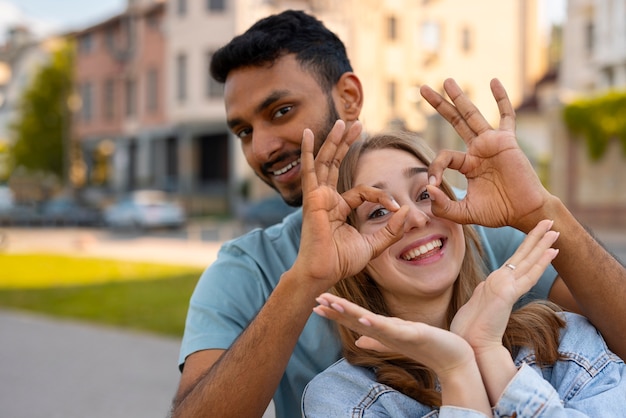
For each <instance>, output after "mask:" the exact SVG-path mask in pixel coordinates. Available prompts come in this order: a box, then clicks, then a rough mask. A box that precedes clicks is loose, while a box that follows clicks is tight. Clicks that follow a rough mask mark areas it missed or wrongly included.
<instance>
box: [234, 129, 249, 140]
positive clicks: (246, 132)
mask: <svg viewBox="0 0 626 418" xmlns="http://www.w3.org/2000/svg"><path fill="white" fill-rule="evenodd" d="M250 132H252V129H249V128H246V129H241V130H239V131H236V132H235V135H236V136H237V138H239V139H245V138H246V137H247V136H248V135H250Z"/></svg>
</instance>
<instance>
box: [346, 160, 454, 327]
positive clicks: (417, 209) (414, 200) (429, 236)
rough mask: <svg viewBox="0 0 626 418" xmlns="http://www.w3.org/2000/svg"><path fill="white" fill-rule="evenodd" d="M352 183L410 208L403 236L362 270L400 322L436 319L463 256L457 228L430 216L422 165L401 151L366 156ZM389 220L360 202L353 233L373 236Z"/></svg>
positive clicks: (379, 208) (382, 212)
mask: <svg viewBox="0 0 626 418" xmlns="http://www.w3.org/2000/svg"><path fill="white" fill-rule="evenodd" d="M354 184H355V185H359V184H364V185H367V186H373V187H377V188H380V189H382V190H384V191H386V192H387V193H388V194H390V195H391V196H392V197H393V198H394V199H395V200H396V201H397V202H398V204H400V205H401V206H405V205H407V206H409V208H410V211H409V215H408V217H407V219H406V222H405V227H404V231H405V233H404V236H403V237H402V238H401V239H400V240H399V241H398V242H396V243H395V244H393V245H392V246H390V247H389V248H387V249H386V250H385V251H384V252H383V253H382V254H381V255H379V256H378V257H376V258H375V259H373V260H371V261H370V263H369V264H368V267H367V272H368V273H369V274H370V276H371V277H372V278H373V279H374V280H375V281H376V283H377V284H378V286H379V288H380V290H381V292H382V294H383V297H384V298H385V302H386V303H387V306H389V308H390V309H391V310H392V312H393V313H394V315H398V316H402V317H405V319H409V318H407V316H410V312H416V313H417V312H418V311H423V309H426V308H427V309H428V310H429V312H430V313H432V314H434V315H435V316H438V315H437V314H435V312H444V311H445V310H446V309H447V306H448V303H449V301H450V298H451V295H452V285H453V284H454V282H455V281H456V279H457V277H458V274H459V271H460V269H461V264H462V261H463V257H464V256H465V241H464V236H463V229H462V227H461V225H459V224H457V223H454V222H451V221H448V220H446V219H443V218H437V217H435V216H433V214H432V212H431V205H430V199H429V196H428V192H427V191H426V185H427V184H428V172H427V167H426V165H425V164H424V163H422V162H421V161H420V160H419V159H417V158H416V157H415V156H413V155H412V154H410V153H408V152H406V151H402V150H397V149H380V150H371V151H367V152H366V153H365V154H363V155H362V156H361V158H360V159H359V164H358V168H357V170H356V175H355V178H354ZM391 216H392V213H391V212H389V211H388V210H386V209H385V208H384V207H382V206H381V205H380V204H376V203H371V202H365V203H364V204H362V205H361V206H360V207H359V208H357V210H356V224H357V228H358V229H359V231H361V232H362V233H367V234H369V233H373V232H375V231H376V230H378V229H380V228H383V227H384V226H385V225H386V224H387V222H388V221H389V218H390V217H391ZM433 304H434V306H433ZM433 308H435V310H434V311H433Z"/></svg>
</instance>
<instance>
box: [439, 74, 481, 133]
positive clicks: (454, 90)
mask: <svg viewBox="0 0 626 418" xmlns="http://www.w3.org/2000/svg"><path fill="white" fill-rule="evenodd" d="M443 88H444V90H445V91H446V93H447V94H448V97H450V99H451V100H452V102H453V103H454V105H455V106H456V109H457V112H459V114H460V116H461V117H462V118H463V120H464V122H465V123H466V124H467V125H468V126H469V129H471V131H472V132H474V133H475V135H474V136H476V135H480V134H481V133H483V132H485V131H487V130H490V129H493V128H492V127H491V125H489V122H487V119H485V118H484V116H483V115H482V113H480V110H478V108H477V107H476V106H475V105H474V103H472V101H471V100H470V99H469V97H467V96H466V95H465V93H463V90H461V87H459V85H458V84H457V83H456V81H454V80H453V79H452V78H448V79H447V80H445V81H444V82H443ZM457 123H458V122H457ZM453 126H454V125H453ZM455 129H456V127H455ZM457 132H458V131H457ZM470 139H471V138H470ZM466 143H467V141H466Z"/></svg>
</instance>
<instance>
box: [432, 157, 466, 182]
mask: <svg viewBox="0 0 626 418" xmlns="http://www.w3.org/2000/svg"><path fill="white" fill-rule="evenodd" d="M466 156H467V154H466V153H465V152H463V151H454V150H441V151H439V152H438V153H437V155H436V156H435V159H434V160H433V161H432V162H431V163H430V164H429V166H428V176H429V179H430V177H435V179H436V182H435V184H436V185H439V184H441V181H442V179H443V172H444V171H445V170H446V169H448V168H449V169H452V170H456V171H459V172H460V173H461V174H463V175H465V174H466V172H465V170H464V167H463V165H464V164H465V161H466Z"/></svg>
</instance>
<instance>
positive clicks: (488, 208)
mask: <svg viewBox="0 0 626 418" xmlns="http://www.w3.org/2000/svg"><path fill="white" fill-rule="evenodd" d="M444 89H445V91H446V93H447V95H448V96H449V97H450V99H451V100H452V103H450V102H449V101H447V100H446V99H445V98H443V97H442V96H441V95H440V94H439V93H437V92H435V91H434V90H433V89H431V88H430V87H428V86H423V87H422V88H421V94H422V96H423V97H424V98H425V99H426V101H428V103H430V105H431V106H433V108H435V109H436V110H437V112H439V114H441V115H442V116H443V117H444V118H445V119H446V120H447V121H448V122H449V123H450V124H451V125H452V126H453V127H454V129H455V130H456V132H457V133H458V134H459V135H460V136H461V138H462V139H463V141H464V142H465V144H466V146H467V151H466V152H461V151H451V150H445V151H441V152H439V154H438V155H437V158H435V160H434V161H433V162H432V163H431V165H430V169H429V175H430V176H431V178H432V179H433V180H432V181H431V184H433V186H431V187H429V192H431V196H432V197H433V199H434V201H433V206H432V207H433V213H434V214H435V215H436V216H441V217H444V218H447V219H450V220H452V221H455V222H459V223H463V224H479V225H483V226H489V227H499V226H505V225H508V226H513V227H515V228H517V229H519V230H521V231H523V232H528V231H530V230H531V229H532V228H533V227H534V226H535V225H536V224H537V223H538V222H539V221H540V220H541V219H545V216H542V213H541V210H542V208H543V207H544V205H545V204H546V202H547V201H548V200H549V199H550V198H551V195H550V194H549V193H548V191H547V190H546V189H545V188H544V187H543V186H542V184H541V182H540V181H539V178H538V177H537V175H536V173H535V171H534V169H533V167H532V165H531V164H530V162H529V161H528V158H527V157H526V155H525V154H524V152H523V151H522V150H521V148H520V147H519V145H518V144H517V139H516V137H515V111H514V110H513V106H512V105H511V102H510V100H509V98H508V96H507V94H506V91H505V90H504V87H503V86H502V84H501V83H500V82H499V81H498V80H496V79H494V80H492V82H491V91H492V93H493V96H494V98H495V100H496V102H497V104H498V109H499V111H500V126H499V128H498V129H494V128H492V127H491V125H489V123H488V122H487V121H486V120H485V118H484V117H483V115H482V114H481V113H480V111H479V110H478V109H477V108H476V106H475V105H474V104H473V103H472V102H471V101H470V100H469V99H468V98H467V96H466V95H465V94H464V93H463V91H462V90H461V88H460V87H459V86H458V85H457V84H456V82H454V80H452V79H448V80H446V81H445V82H444ZM446 168H451V169H454V170H458V171H459V172H461V173H462V174H463V175H464V176H465V177H466V178H467V183H468V186H467V195H466V196H465V198H464V199H463V200H461V201H458V202H454V201H452V200H450V199H449V198H448V197H447V196H445V194H444V193H443V192H441V191H440V190H438V189H437V188H436V187H434V185H439V184H440V183H441V179H442V176H443V171H444V170H445V169H446Z"/></svg>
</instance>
